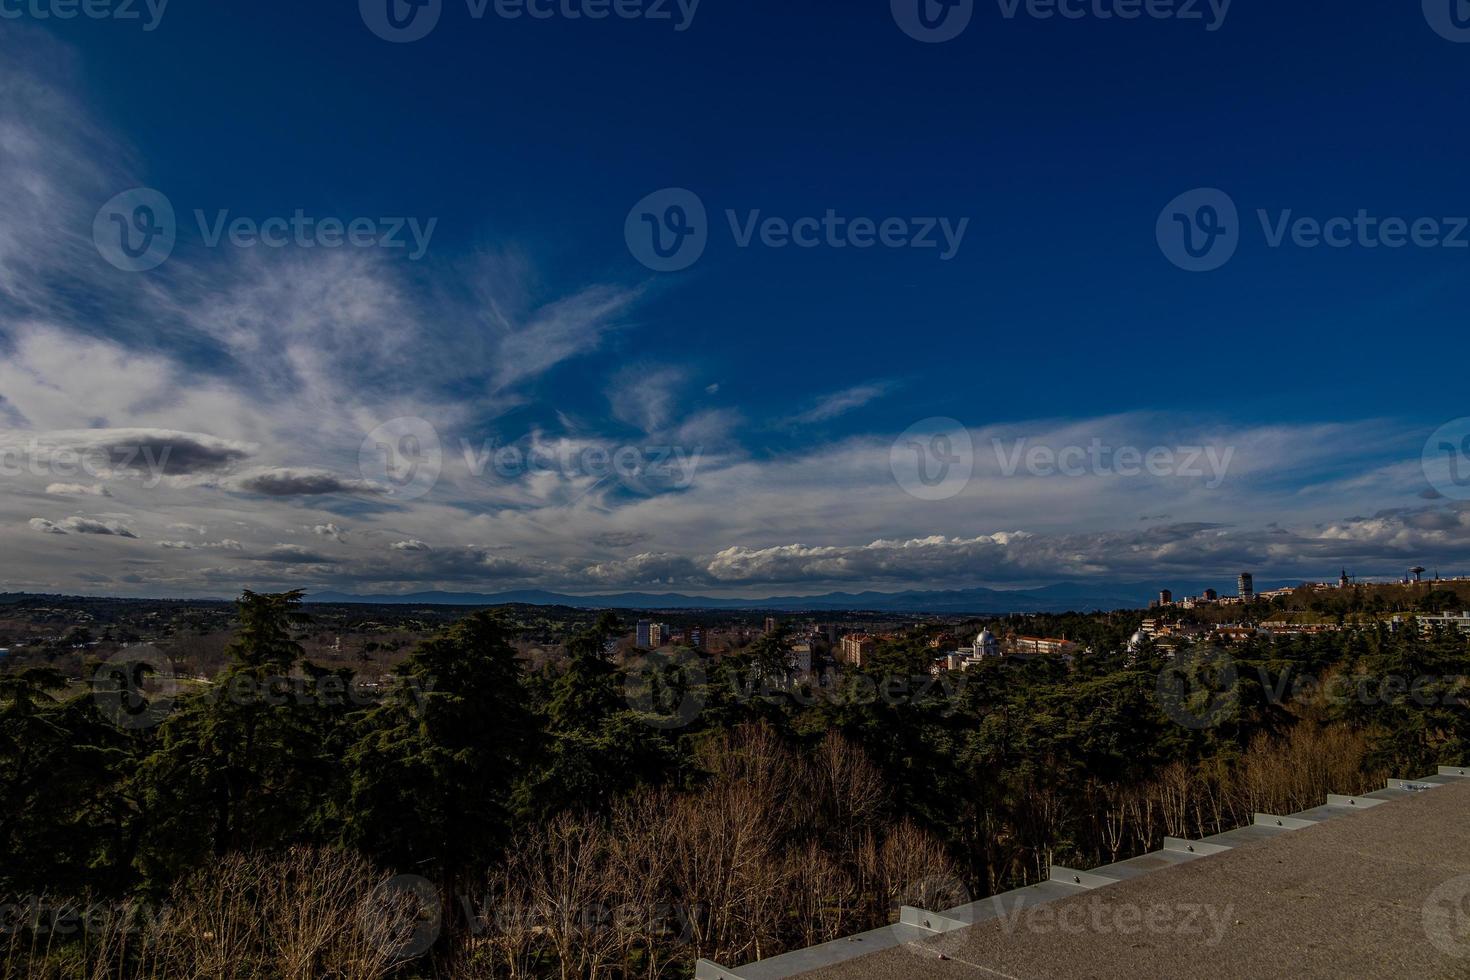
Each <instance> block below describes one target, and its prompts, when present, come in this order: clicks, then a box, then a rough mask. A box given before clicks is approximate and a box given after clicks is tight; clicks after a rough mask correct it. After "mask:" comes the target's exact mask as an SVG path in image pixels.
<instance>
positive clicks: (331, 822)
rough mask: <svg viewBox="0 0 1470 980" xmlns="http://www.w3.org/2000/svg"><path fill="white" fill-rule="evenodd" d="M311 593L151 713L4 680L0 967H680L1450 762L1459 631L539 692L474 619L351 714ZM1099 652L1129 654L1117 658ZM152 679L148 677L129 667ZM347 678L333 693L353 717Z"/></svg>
mask: <svg viewBox="0 0 1470 980" xmlns="http://www.w3.org/2000/svg"><path fill="white" fill-rule="evenodd" d="M305 619H306V617H305V616H304V614H303V612H302V610H301V606H300V597H299V595H295V594H287V595H253V594H250V593H246V595H245V596H244V598H243V599H242V600H241V602H240V610H239V629H238V632H237V636H236V639H235V641H234V643H233V645H232V646H231V647H230V649H229V666H228V667H227V669H226V670H225V671H224V672H222V673H221V674H220V675H219V676H217V677H216V678H214V680H213V681H212V683H210V684H208V685H191V689H190V690H187V691H179V692H173V694H172V696H171V698H169V699H167V700H163V699H154V700H153V701H152V702H150V703H148V704H143V703H141V702H138V701H137V700H136V698H135V697H134V695H133V690H132V688H133V687H134V686H135V684H136V682H137V681H138V680H139V677H137V676H132V675H128V674H127V672H126V671H122V675H123V676H120V671H119V667H118V665H117V664H116V663H114V664H112V665H109V666H108V667H107V668H106V669H104V670H99V671H98V672H97V680H96V682H95V683H94V684H93V685H92V687H90V688H87V689H82V690H74V689H72V688H70V687H69V686H68V684H67V681H66V679H65V678H64V677H63V676H62V675H61V674H59V673H57V672H55V671H53V670H49V669H47V668H44V667H28V668H25V669H21V670H14V671H11V672H9V673H3V674H0V896H3V898H0V903H3V905H4V908H3V910H0V912H3V914H4V916H5V921H4V922H3V923H0V926H3V928H4V932H3V933H0V955H3V962H4V975H5V976H7V977H8V976H56V977H87V978H98V980H100V978H103V977H113V978H134V977H144V976H149V977H152V976H167V977H174V976H178V977H185V976H189V977H194V976H223V975H230V976H242V977H245V976H249V977H271V976H292V977H302V978H307V977H327V976H330V977H353V978H358V977H362V978H367V977H379V976H394V975H401V976H434V975H438V976H465V977H481V976H483V977H502V976H503V977H543V976H549V977H580V976H592V975H596V976H611V977H676V976H688V975H690V974H691V973H692V969H693V964H694V961H695V960H696V959H697V958H699V957H708V958H711V959H715V960H717V961H721V962H731V963H738V962H744V961H747V960H750V959H755V958H758V957H764V956H769V955H772V954H774V953H777V952H780V951H782V950H785V949H789V948H794V947H799V946H804V945H809V944H813V943H817V942H821V941H824V940H826V939H830V938H834V937H836V936H839V935H843V934H846V933H850V932H854V931H857V930H860V929H864V928H870V927H873V926H876V925H879V924H883V923H886V922H888V921H891V919H892V917H893V915H894V913H895V911H896V909H897V907H898V905H900V904H905V903H907V904H919V905H927V906H929V907H935V906H943V907H948V906H950V905H955V904H959V903H960V902H962V901H964V900H965V899H966V897H975V898H978V897H982V896H984V895H987V894H990V893H992V892H995V891H998V890H1002V889H1005V888H1009V887H1014V886H1016V885H1019V884H1024V883H1027V882H1029V881H1034V880H1036V879H1037V878H1039V877H1043V876H1044V875H1045V874H1046V872H1047V868H1048V866H1049V865H1050V864H1051V863H1052V862H1056V863H1064V864H1068V865H1074V866H1083V867H1086V866H1091V865H1096V864H1099V863H1103V862H1107V861H1111V860H1115V859H1117V858H1119V857H1122V856H1126V855H1128V854H1132V853H1136V852H1139V851H1142V850H1145V849H1148V848H1152V847H1157V846H1159V843H1160V841H1161V839H1162V837H1163V836H1165V835H1174V836H1195V835H1200V834H1208V833H1213V832H1216V831H1218V830H1221V829H1225V828H1227V827H1230V826H1236V825H1239V824H1242V823H1247V822H1249V820H1250V815H1251V813H1252V812H1254V811H1257V810H1266V811H1271V810H1275V811H1287V810H1295V809H1301V808H1304V807H1307V806H1312V805H1315V804H1317V803H1319V802H1321V799H1322V796H1323V794H1325V793H1327V792H1361V791H1362V790H1364V789H1367V788H1372V785H1371V784H1373V783H1375V782H1377V781H1378V780H1380V779H1381V778H1382V777H1383V776H1384V775H1403V776H1418V775H1422V774H1423V773H1424V772H1425V771H1426V770H1428V771H1432V769H1433V767H1434V766H1435V765H1437V764H1460V763H1463V762H1465V761H1466V758H1465V755H1466V753H1465V744H1466V738H1467V735H1470V719H1467V714H1466V711H1465V708H1466V701H1465V695H1466V692H1465V690H1464V689H1463V687H1462V680H1461V679H1462V675H1463V674H1464V673H1465V662H1466V652H1467V647H1466V640H1465V638H1464V637H1462V636H1460V635H1459V634H1438V635H1432V636H1421V635H1419V634H1417V633H1416V632H1414V631H1412V630H1400V631H1397V632H1393V631H1389V630H1388V629H1386V628H1383V629H1379V628H1374V629H1365V630H1358V631H1349V632H1342V633H1336V634H1328V635H1319V636H1313V637H1303V638H1295V639H1289V640H1281V641H1277V642H1270V641H1266V640H1255V641H1252V642H1250V643H1246V644H1242V645H1239V646H1235V647H1232V648H1230V650H1229V651H1228V652H1225V653H1219V652H1216V653H1214V654H1211V655H1210V656H1203V655H1197V654H1196V653H1194V652H1190V651H1186V652H1184V653H1182V654H1181V655H1180V657H1179V658H1178V660H1175V661H1170V660H1166V659H1165V658H1164V657H1163V656H1162V655H1161V654H1159V653H1157V652H1155V651H1152V650H1150V649H1147V648H1145V649H1142V650H1138V651H1134V652H1133V653H1131V654H1130V653H1128V652H1126V642H1125V640H1126V637H1127V636H1128V635H1129V632H1131V630H1132V629H1133V628H1134V627H1135V626H1136V623H1137V617H1136V616H1133V617H1130V616H1098V617H1070V618H1066V619H1059V620H1056V621H1055V622H1054V623H1053V624H1052V625H1053V627H1060V628H1056V629H1054V630H1053V631H1054V632H1061V631H1062V630H1063V629H1065V630H1066V631H1068V632H1069V635H1070V636H1071V637H1072V638H1073V639H1076V640H1078V641H1079V642H1081V643H1083V644H1084V645H1085V646H1086V647H1088V648H1090V649H1089V652H1088V653H1087V654H1085V655H1079V656H1078V657H1077V658H1076V660H1075V662H1073V663H1070V664H1069V663H1067V662H1064V661H1062V660H1060V659H1052V658H1036V659H1031V660H1017V659H1012V660H1006V661H993V662H986V663H984V664H981V665H980V666H978V667H976V668H974V669H972V670H970V671H968V672H965V673H963V674H958V673H957V674H947V675H944V676H943V677H940V678H935V677H933V676H932V675H931V674H930V671H929V667H930V664H931V662H932V651H931V650H930V649H929V648H928V646H927V643H926V641H925V639H924V638H923V637H922V636H915V637H914V638H913V639H910V640H904V641H898V642H892V643H887V644H884V645H882V646H881V647H880V648H879V650H878V651H877V653H876V655H874V656H873V657H872V658H871V660H870V662H868V663H867V664H866V665H865V666H864V667H863V668H862V669H861V670H852V671H846V672H844V673H843V674H842V675H840V676H836V675H831V676H828V677H827V678H826V679H825V681H824V682H823V683H821V684H811V683H801V682H799V681H797V680H794V679H793V678H792V676H791V669H790V663H789V661H788V654H787V652H786V648H785V642H784V638H783V637H782V636H781V635H779V634H777V635H774V636H771V637H766V638H763V639H762V640H761V641H758V642H757V643H756V644H754V645H753V646H751V647H750V648H748V649H746V650H745V651H743V652H741V653H739V654H737V655H732V656H727V657H722V658H719V659H718V660H707V659H705V658H702V657H700V656H698V655H696V654H693V653H686V654H682V655H679V656H677V657H674V658H665V657H659V656H657V655H654V656H652V657H650V658H648V659H645V660H641V661H635V662H632V663H628V664H618V663H614V662H612V661H611V660H610V659H609V658H608V655H607V653H606V651H607V650H608V649H609V644H608V643H607V640H608V639H609V638H610V637H612V636H613V635H615V634H616V633H617V632H619V629H618V624H617V622H616V620H614V619H612V618H611V617H610V616H607V617H604V618H603V619H602V620H601V621H600V622H598V623H597V624H596V625H595V626H593V627H592V628H589V629H587V630H586V631H585V632H583V633H581V634H579V635H578V636H577V637H576V638H575V639H574V640H573V642H571V643H570V644H569V647H568V650H569V656H568V658H567V659H566V662H564V663H559V664H553V665H549V666H546V667H544V668H541V669H537V670H535V671H532V670H530V669H529V668H528V667H526V666H525V665H524V664H523V663H522V662H521V661H519V660H518V659H517V657H516V653H515V650H514V649H513V647H512V645H511V641H512V639H513V638H514V637H513V636H512V635H511V632H510V629H509V628H508V626H507V625H506V624H505V623H504V622H503V621H502V620H500V619H498V618H497V617H496V616H495V615H493V614H490V613H480V614H476V615H473V616H471V617H469V618H467V619H465V620H464V621H462V622H460V623H457V624H456V625H454V626H452V627H450V628H448V629H446V630H445V631H444V632H443V633H441V634H440V635H438V636H436V637H435V638H433V639H431V640H428V641H426V642H424V643H422V644H421V645H420V646H419V647H418V649H417V650H416V651H414V653H413V654H412V655H411V656H409V657H408V658H407V659H406V660H404V661H403V662H402V663H401V664H400V665H399V666H398V667H397V668H396V683H395V684H393V685H392V686H390V687H388V688H386V689H374V690H372V691H370V692H366V693H364V692H363V691H362V690H361V689H359V688H357V687H355V686H354V685H353V677H352V675H351V671H350V670H349V669H338V670H326V669H322V668H320V667H317V666H316V665H314V664H312V663H310V662H307V661H306V660H305V659H304V657H303V655H302V650H301V647H300V646H298V644H297V643H296V640H295V637H296V636H298V635H299V634H300V631H302V630H304V629H307V628H308V627H307V625H306V623H305ZM1110 651H1116V652H1110ZM140 669H141V668H140ZM344 692H352V694H353V696H346V695H345V694H344Z"/></svg>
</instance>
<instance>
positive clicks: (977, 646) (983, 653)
mask: <svg viewBox="0 0 1470 980" xmlns="http://www.w3.org/2000/svg"><path fill="white" fill-rule="evenodd" d="M999 656H1000V641H999V640H997V639H996V638H995V634H994V633H992V632H990V630H989V629H983V630H981V631H980V633H979V635H978V636H976V637H975V642H974V643H973V644H972V645H970V646H967V647H960V648H959V649H958V650H956V651H955V652H954V653H951V654H950V655H949V656H948V657H945V658H944V666H945V667H946V669H948V670H964V669H966V668H967V667H970V666H971V665H972V664H978V663H979V662H980V661H982V660H985V659H986V658H988V657H999Z"/></svg>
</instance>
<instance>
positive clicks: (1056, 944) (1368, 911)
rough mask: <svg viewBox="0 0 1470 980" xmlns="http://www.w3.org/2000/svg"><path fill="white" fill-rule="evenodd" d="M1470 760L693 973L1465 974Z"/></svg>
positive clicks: (841, 979) (758, 976)
mask: <svg viewBox="0 0 1470 980" xmlns="http://www.w3.org/2000/svg"><path fill="white" fill-rule="evenodd" d="M1467 813H1470V768H1465V769H1461V768H1458V767H1442V768H1441V769H1440V771H1439V773H1438V774H1437V775H1434V776H1429V777H1426V778H1424V779H1421V780H1414V781H1405V780H1390V781H1389V784H1388V786H1387V787H1386V788H1384V789H1382V790H1378V791H1377V792H1374V793H1369V794H1367V795H1365V796H1360V797H1348V796H1332V797H1329V798H1328V800H1327V801H1326V803H1324V804H1323V805H1322V806H1318V807H1314V808H1312V809H1310V810H1306V811H1303V812H1301V813H1296V814H1291V815H1289V816H1286V815H1283V816H1275V815H1270V814H1258V815H1257V816H1256V820H1255V823H1254V825H1253V826H1250V827H1244V828H1240V829H1237V830H1231V831H1227V832H1226V833H1223V834H1218V835H1215V836H1213V837H1208V838H1205V839H1203V840H1201V841H1183V840H1175V839H1166V841H1165V846H1164V849H1163V850H1161V851H1155V852H1153V853H1150V854H1145V855H1142V856H1140V857H1136V858H1132V859H1129V860H1126V861H1121V862H1118V863H1117V864H1112V865H1107V866H1105V867H1102V868H1096V869H1094V870H1092V871H1087V872H1084V871H1074V870H1072V869H1068V868H1061V867H1054V868H1053V869H1052V874H1051V880H1050V881H1046V882H1042V883H1040V884H1036V885H1031V886H1029V887H1026V888H1021V889H1017V890H1015V891H1011V892H1006V893H1004V894H1002V895H997V896H995V897H993V898H989V899H985V900H982V901H979V902H972V903H969V904H967V905H962V906H957V907H955V908H951V909H948V910H945V911H943V912H938V913H935V912H927V911H924V910H920V909H909V908H905V909H904V910H903V913H902V916H901V919H900V922H899V923H897V924H895V925H892V926H889V927H887V928H884V929H878V930H874V931H873V932H869V933H864V934H862V935H860V936H853V937H848V938H845V939H840V940H837V941H835V942H831V943H827V944H825V945H822V946H814V947H812V948H810V949H804V950H797V951H795V952H792V953H787V954H784V955H782V956H777V957H772V958H771V959H767V960H763V961H761V962H758V963H752V964H749V965H747V966H742V967H737V968H733V969H732V968H727V967H721V966H718V965H716V964H713V963H710V962H708V961H701V963H700V965H699V968H698V972H697V973H696V976H697V977H698V978H700V980H779V978H786V977H802V978H804V980H909V978H912V977H916V976H923V977H933V978H937V980H946V978H954V980H974V978H992V980H993V978H996V977H1009V978H1012V980H1030V978H1036V977H1055V976H1068V977H1091V978H1099V980H1101V978H1112V977H1118V978H1128V980H1133V978H1136V977H1153V976H1159V977H1170V978H1192V977H1199V978H1208V980H1218V978H1220V977H1222V976H1252V977H1273V976H1291V977H1322V978H1327V977H1333V978H1338V977H1343V976H1352V977H1403V976H1425V977H1429V976H1435V977H1438V976H1470V914H1467V911H1470V820H1467V819H1466V815H1467Z"/></svg>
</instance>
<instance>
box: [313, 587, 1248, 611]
mask: <svg viewBox="0 0 1470 980" xmlns="http://www.w3.org/2000/svg"><path fill="white" fill-rule="evenodd" d="M1207 587H1218V583H1211V584H1208V585H1201V584H1197V583H1189V582H1182V583H1175V584H1174V586H1173V588H1174V591H1175V594H1176V595H1187V594H1190V592H1191V591H1193V592H1199V591H1202V590H1203V589H1205V588H1207ZM1259 587H1261V588H1265V587H1266V586H1264V585H1262V586H1259ZM1158 589H1159V586H1154V585H1150V584H1147V583H1108V584H1099V585H1091V584H1086V583H1081V582H1059V583H1057V584H1056V585H1048V586H1044V587H1042V588H1036V589H984V588H974V589H953V590H947V591H931V592H921V591H909V592H827V593H824V594H822V595H812V596H770V597H768V598H764V599H722V598H716V597H713V596H699V595H683V594H680V593H649V592H620V593H617V594H615V595H567V594H564V593H560V592H545V591H542V590H539V589H526V590H520V591H515V592H495V593H488V594H487V593H479V592H414V593H410V594H408V595H349V594H347V593H342V592H316V593H312V594H311V595H309V596H308V597H307V600H306V601H307V602H314V603H322V604H328V603H330V604H337V603H360V604H368V605H383V604H392V605H434V606H508V605H530V606H570V607H572V608H575V609H648V610H659V609H742V610H765V609H769V610H771V611H774V612H822V611H828V612H836V611H851V612H893V613H1013V612H1049V613H1059V612H1093V611H1095V610H1112V609H1140V608H1143V607H1146V606H1147V605H1148V604H1149V602H1150V601H1151V600H1152V599H1154V598H1156V597H1157V596H1158Z"/></svg>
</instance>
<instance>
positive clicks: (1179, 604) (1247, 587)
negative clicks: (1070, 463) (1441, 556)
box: [1150, 565, 1466, 609]
mask: <svg viewBox="0 0 1470 980" xmlns="http://www.w3.org/2000/svg"><path fill="white" fill-rule="evenodd" d="M1426 571H1427V569H1426V568H1424V566H1422V565H1415V566H1414V567H1413V568H1411V569H1409V570H1408V571H1407V572H1406V573H1404V576H1403V577H1402V578H1401V579H1398V580H1397V582H1396V583H1389V582H1386V581H1373V582H1368V581H1362V580H1360V579H1359V578H1358V577H1357V576H1354V575H1349V574H1348V571H1347V569H1346V568H1344V569H1343V570H1342V574H1341V575H1339V576H1338V578H1337V581H1336V582H1303V583H1301V584H1300V585H1294V586H1287V587H1286V588H1281V589H1272V590H1270V591H1268V592H1257V591H1256V586H1255V578H1254V576H1253V575H1252V574H1251V573H1250V572H1241V573H1240V577H1239V578H1238V579H1237V580H1236V594H1235V595H1233V596H1222V595H1220V594H1219V593H1218V592H1216V591H1215V590H1214V589H1205V590H1204V591H1203V592H1201V593H1200V594H1199V595H1197V596H1182V597H1179V598H1175V596H1174V593H1173V592H1172V591H1170V590H1169V589H1162V590H1160V592H1159V597H1158V599H1156V600H1155V601H1154V602H1153V603H1152V604H1151V606H1150V608H1154V609H1158V608H1168V607H1174V608H1178V609H1195V608H1199V607H1202V606H1236V605H1241V604H1243V603H1245V604H1248V603H1251V602H1255V601H1256V600H1258V599H1263V600H1266V601H1270V600H1271V599H1275V598H1276V597H1277V596H1289V595H1292V594H1294V593H1296V592H1299V591H1301V590H1303V589H1308V590H1311V591H1313V592H1329V591H1332V590H1335V589H1350V588H1352V587H1353V586H1355V585H1367V584H1374V585H1388V584H1398V585H1419V584H1421V583H1422V582H1423V581H1424V577H1423V576H1424V573H1425V572H1426ZM1431 581H1433V582H1463V581H1466V579H1464V578H1451V579H1441V578H1440V577H1439V573H1437V572H1436V573H1435V576H1434V578H1433V579H1432V580H1431Z"/></svg>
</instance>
